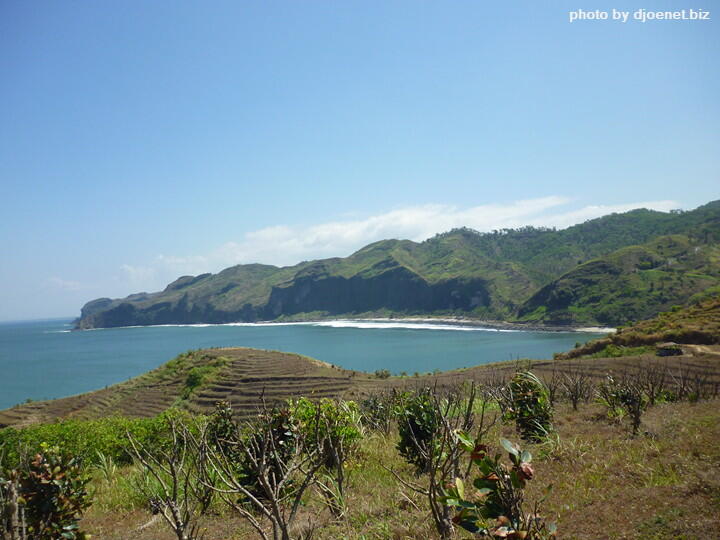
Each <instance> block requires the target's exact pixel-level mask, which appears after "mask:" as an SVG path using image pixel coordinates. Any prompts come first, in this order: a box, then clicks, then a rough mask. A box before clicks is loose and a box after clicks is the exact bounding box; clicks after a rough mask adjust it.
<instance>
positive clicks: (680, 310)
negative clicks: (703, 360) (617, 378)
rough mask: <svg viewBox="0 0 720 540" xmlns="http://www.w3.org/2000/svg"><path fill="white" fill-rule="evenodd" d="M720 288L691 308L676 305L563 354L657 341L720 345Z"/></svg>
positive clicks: (581, 354)
mask: <svg viewBox="0 0 720 540" xmlns="http://www.w3.org/2000/svg"><path fill="white" fill-rule="evenodd" d="M718 293H720V291H716V292H715V295H713V296H710V297H708V298H703V299H698V301H697V302H696V303H694V304H692V305H690V306H687V307H680V306H677V307H674V308H673V309H671V310H670V311H667V312H663V313H660V314H659V315H657V316H656V317H653V318H651V319H647V320H644V321H640V322H638V323H635V324H633V325H630V326H627V327H624V328H619V329H618V331H617V332H616V333H614V334H610V335H609V336H608V337H606V338H602V339H597V340H593V341H590V342H588V343H586V344H584V345H583V346H581V347H577V348H575V349H573V350H572V351H569V352H568V353H565V354H562V355H559V356H560V357H565V358H576V357H579V356H586V355H590V354H595V355H597V354H602V352H603V351H607V350H608V348H612V347H615V348H616V349H615V350H619V351H620V352H622V350H623V349H624V348H631V347H643V346H648V345H650V346H652V345H655V344H656V343H664V342H675V343H684V344H698V345H715V344H720V294H718Z"/></svg>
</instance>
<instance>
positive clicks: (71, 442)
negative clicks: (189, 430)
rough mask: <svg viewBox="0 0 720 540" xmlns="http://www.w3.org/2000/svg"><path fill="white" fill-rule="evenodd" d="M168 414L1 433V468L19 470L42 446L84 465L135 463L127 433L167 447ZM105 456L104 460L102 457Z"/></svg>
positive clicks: (68, 422) (37, 426) (69, 422)
mask: <svg viewBox="0 0 720 540" xmlns="http://www.w3.org/2000/svg"><path fill="white" fill-rule="evenodd" d="M177 414H182V413H179V412H173V411H167V412H165V413H163V414H161V415H159V416H156V417H154V418H133V419H131V418H123V417H110V418H102V419H99V420H63V421H61V422H57V423H55V424H35V425H31V426H28V427H25V428H5V429H2V430H0V448H3V449H4V452H0V467H3V466H4V467H17V466H18V465H19V464H20V462H21V461H22V459H23V457H24V456H27V455H33V454H34V453H35V452H37V451H38V450H39V448H40V445H41V444H42V443H46V444H48V445H50V446H59V447H60V448H62V449H63V450H64V451H65V452H67V453H68V454H71V455H73V456H75V457H77V458H78V459H80V460H82V461H83V462H84V463H86V464H88V465H90V464H97V463H99V462H100V460H101V459H102V458H105V459H112V460H113V461H114V462H115V463H118V464H120V465H122V464H128V463H131V461H132V460H131V458H130V455H129V454H128V453H127V439H126V437H125V435H126V433H127V432H130V433H131V434H132V435H133V437H134V438H135V439H136V440H138V441H140V442H142V444H143V445H145V446H148V447H153V446H159V445H160V444H167V442H166V441H167V438H168V433H169V431H168V423H167V420H168V418H170V417H171V416H172V415H177ZM100 456H102V458H101V457H100Z"/></svg>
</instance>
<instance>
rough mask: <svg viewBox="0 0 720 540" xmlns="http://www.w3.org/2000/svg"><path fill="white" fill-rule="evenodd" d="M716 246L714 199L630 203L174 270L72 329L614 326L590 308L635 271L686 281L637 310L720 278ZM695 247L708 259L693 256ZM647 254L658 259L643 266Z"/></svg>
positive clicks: (617, 320)
mask: <svg viewBox="0 0 720 540" xmlns="http://www.w3.org/2000/svg"><path fill="white" fill-rule="evenodd" d="M673 235H674V236H675V239H674V240H673V242H674V243H675V244H676V246H675V250H674V251H673V249H669V248H668V249H669V251H667V253H665V252H663V251H662V250H661V249H660V247H659V245H655V244H653V242H654V241H656V240H657V239H659V238H663V237H673ZM718 243H720V201H714V202H711V203H708V204H706V205H704V206H701V207H698V208H696V209H695V210H691V211H688V212H677V211H676V212H669V213H665V212H657V211H653V210H646V209H637V210H631V211H629V212H625V213H622V214H610V215H607V216H603V217H600V218H596V219H593V220H589V221H586V222H585V223H581V224H577V225H573V226H571V227H568V228H566V229H561V230H555V229H550V228H536V227H523V228H520V229H510V230H508V229H506V230H502V231H493V232H489V233H479V232H477V231H473V230H472V229H468V228H460V229H453V230H452V231H449V232H446V233H441V234H438V235H436V236H434V237H432V238H429V239H427V240H424V241H422V242H413V241H411V240H398V239H391V240H380V241H377V242H373V243H371V244H368V245H367V246H364V247H363V248H361V249H359V250H357V251H356V252H354V253H352V254H351V255H349V256H348V257H333V258H328V259H320V260H314V261H303V262H301V263H298V264H296V265H293V266H285V267H277V266H272V265H263V264H246V265H235V266H232V267H229V268H226V269H224V270H222V271H221V272H219V273H217V274H201V275H198V276H181V277H179V278H178V279H176V280H175V281H173V282H172V283H170V284H168V286H167V287H166V288H165V289H164V290H163V291H159V292H154V293H138V294H134V295H130V296H128V297H126V298H123V299H109V298H99V299H95V300H92V301H90V302H88V303H87V304H85V306H83V308H82V310H81V316H80V318H79V319H78V320H77V321H76V325H77V328H81V329H84V328H100V327H113V326H130V325H153V324H189V323H227V322H254V321H258V320H275V319H279V318H293V317H296V318H297V317H303V316H313V317H317V318H321V317H333V316H352V315H357V314H364V313H377V314H382V315H462V316H464V317H470V318H476V319H497V320H506V321H517V322H521V323H522V322H534V323H543V322H548V323H551V324H568V325H572V324H579V325H582V324H605V325H608V324H611V325H615V324H621V323H624V322H626V321H627V316H621V315H622V311H623V310H624V309H625V308H623V307H622V303H619V304H618V306H617V307H616V308H611V309H609V310H605V311H602V310H600V311H599V313H600V316H599V317H598V316H595V315H594V314H593V312H592V311H593V309H595V310H597V309H598V305H600V306H601V307H603V306H604V305H605V304H607V303H608V302H610V304H609V305H611V306H612V305H614V304H613V302H614V300H613V299H616V297H617V296H618V295H621V294H622V293H623V290H624V291H625V292H628V291H630V292H632V291H639V290H643V289H642V288H641V287H640V284H639V283H637V280H635V279H631V278H633V275H634V274H637V273H638V272H640V273H642V275H643V276H646V275H647V276H650V274H653V272H652V271H655V274H658V272H665V273H664V274H662V275H656V276H655V278H652V279H650V278H648V279H650V281H653V280H655V281H657V280H660V281H662V283H664V284H666V282H667V279H668V278H672V279H671V281H673V282H675V281H679V280H680V277H683V279H682V284H683V285H682V287H679V286H675V288H674V289H673V287H669V288H668V287H666V288H667V289H668V291H667V294H665V295H664V296H662V301H661V299H660V296H659V295H655V301H654V302H646V304H647V306H645V307H646V309H643V310H639V311H638V313H637V315H638V316H639V317H640V316H642V317H646V316H650V315H652V314H653V313H656V312H657V311H661V310H662V309H665V308H667V307H668V303H671V302H675V303H681V301H682V299H683V298H685V299H686V298H687V297H688V295H689V296H692V295H693V294H698V293H700V292H701V291H702V289H703V288H707V287H713V286H716V285H720V275H718V273H717V272H716V271H715V270H714V267H715V266H717V265H716V264H715V263H717V261H718V257H717V255H718V252H719V251H718V249H717V245H718ZM630 248H632V249H630ZM696 248H700V250H699V251H698V250H697V249H696ZM623 249H625V250H626V251H625V252H623V251H622V250H623ZM663 249H664V248H663ZM683 249H684V251H683ZM693 250H694V253H695V254H696V253H698V252H702V255H703V257H697V256H694V255H693V253H692V252H693ZM671 252H672V253H674V256H675V257H676V258H677V257H678V256H679V255H680V254H681V255H682V264H677V265H675V267H674V268H673V265H672V264H670V265H668V266H667V268H665V269H662V268H661V269H660V270H657V268H658V267H659V266H662V264H663V261H664V260H665V259H667V258H669V257H670V255H671ZM633 261H634V263H633ZM647 261H650V263H649V264H650V265H651V266H652V265H653V264H656V263H657V264H656V266H653V267H651V268H638V265H640V264H641V263H642V264H646V262H647ZM653 261H654V262H653ZM631 263H632V264H631ZM613 272H614V273H613ZM681 274H682V276H681ZM590 275H596V279H594V281H593V279H590V278H589V276H590ZM614 275H615V276H622V280H621V281H622V282H623V283H624V284H625V285H626V286H627V287H626V289H627V290H625V289H623V290H617V289H618V287H617V286H616V285H617V284H616V283H614V282H613V276H614ZM653 275H654V274H653ZM698 276H699V277H698ZM651 277H652V276H651ZM684 277H688V279H687V280H686V279H684ZM660 278H663V279H664V280H665V281H663V280H662V279H660ZM675 278H677V279H675ZM588 280H589V281H588ZM583 284H585V285H592V286H594V287H595V294H594V296H593V298H592V301H590V299H589V298H586V297H585V296H583V294H580V293H579V292H578V294H575V295H574V296H573V298H574V297H577V298H576V300H577V301H576V303H575V304H573V303H572V301H570V302H566V303H564V304H563V303H560V304H558V305H557V306H554V304H553V302H552V301H551V297H552V298H556V297H558V294H559V291H563V290H567V289H568V288H574V289H576V292H577V291H580V292H581V289H582V288H583V287H585V285H583ZM633 287H634V289H633ZM553 294H554V296H553ZM543 295H544V296H543ZM598 295H599V296H598ZM631 296H632V295H631ZM635 296H637V295H635ZM606 297H607V298H606ZM577 302H579V304H578V303H577ZM543 306H544V308H545V309H544V310H543V309H542V307H543ZM548 308H550V309H548ZM653 310H655V311H653ZM625 311H627V310H626V309H625Z"/></svg>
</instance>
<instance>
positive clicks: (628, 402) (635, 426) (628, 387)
mask: <svg viewBox="0 0 720 540" xmlns="http://www.w3.org/2000/svg"><path fill="white" fill-rule="evenodd" d="M598 401H600V403H602V404H603V405H605V407H606V408H607V414H608V417H610V418H613V417H622V416H625V415H628V416H629V417H630V420H631V422H632V434H633V436H635V435H637V433H638V430H639V428H640V421H641V418H642V414H643V412H645V409H647V407H648V403H649V399H648V397H647V395H646V394H645V392H644V390H643V384H642V381H641V380H639V379H631V378H630V377H628V376H627V375H626V376H624V377H623V378H622V379H616V378H615V377H613V376H612V375H608V376H607V378H606V380H605V382H604V383H603V384H601V385H600V386H599V387H598Z"/></svg>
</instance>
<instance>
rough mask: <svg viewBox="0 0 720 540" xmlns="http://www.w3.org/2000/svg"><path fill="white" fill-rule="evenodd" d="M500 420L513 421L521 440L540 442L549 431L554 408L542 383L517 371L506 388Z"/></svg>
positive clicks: (526, 373) (532, 375) (533, 375)
mask: <svg viewBox="0 0 720 540" xmlns="http://www.w3.org/2000/svg"><path fill="white" fill-rule="evenodd" d="M504 405H505V406H504V409H505V410H504V414H503V419H504V420H506V421H512V420H514V421H515V426H516V428H517V431H518V433H519V434H520V438H521V439H523V440H525V441H531V442H539V441H541V440H543V439H544V438H545V436H546V435H547V434H548V433H549V432H550V431H552V417H553V408H552V404H551V403H550V395H549V393H548V390H547V388H546V387H545V385H544V384H543V382H542V381H541V380H540V379H539V378H538V377H537V376H536V375H535V374H533V373H532V372H530V371H518V372H517V373H515V375H514V376H513V378H512V379H511V380H510V382H509V383H508V385H507V387H506V395H505V404H504Z"/></svg>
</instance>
